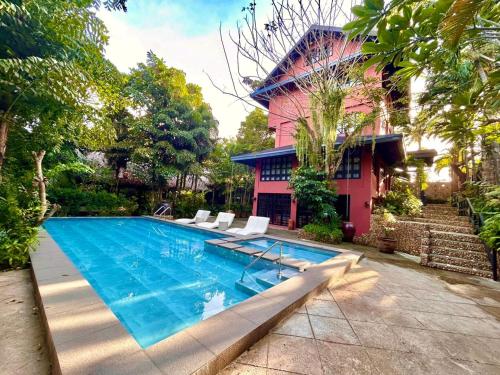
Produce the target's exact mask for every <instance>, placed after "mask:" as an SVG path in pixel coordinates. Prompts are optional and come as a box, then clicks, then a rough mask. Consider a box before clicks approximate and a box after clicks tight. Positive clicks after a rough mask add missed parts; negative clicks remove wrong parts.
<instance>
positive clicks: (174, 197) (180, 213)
mask: <svg viewBox="0 0 500 375" xmlns="http://www.w3.org/2000/svg"><path fill="white" fill-rule="evenodd" d="M168 200H169V201H170V202H173V206H174V207H173V214H174V216H175V217H194V215H195V214H196V211H198V210H200V209H203V208H204V207H206V206H207V202H206V201H205V194H204V193H194V192H192V191H188V190H182V191H179V192H173V193H172V194H170V195H169V199H168Z"/></svg>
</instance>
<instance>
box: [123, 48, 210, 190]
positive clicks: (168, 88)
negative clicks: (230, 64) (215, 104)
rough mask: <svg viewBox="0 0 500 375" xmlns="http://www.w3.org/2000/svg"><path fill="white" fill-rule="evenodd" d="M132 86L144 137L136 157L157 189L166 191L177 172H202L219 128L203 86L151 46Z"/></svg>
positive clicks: (136, 129)
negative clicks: (201, 165) (170, 64)
mask: <svg viewBox="0 0 500 375" xmlns="http://www.w3.org/2000/svg"><path fill="white" fill-rule="evenodd" d="M127 92H128V94H129V96H130V99H131V101H132V105H133V107H134V110H135V111H136V112H137V113H138V116H136V118H135V120H134V125H133V129H132V132H133V134H132V136H133V137H135V139H137V140H140V142H139V143H140V144H139V145H138V146H137V147H136V148H135V149H134V151H133V153H132V160H133V161H134V162H136V163H139V164H142V165H143V166H145V169H146V170H147V174H148V176H149V181H150V183H151V186H152V187H153V189H155V190H157V191H158V192H159V193H160V194H161V192H162V190H163V188H164V186H165V183H166V182H167V180H169V179H170V178H172V177H173V176H176V175H179V174H184V175H185V174H189V173H192V172H199V170H200V163H201V162H202V161H203V160H205V159H206V158H207V157H208V155H209V154H210V152H211V151H212V149H213V144H214V139H215V134H216V128H217V122H216V120H215V119H214V118H213V115H212V111H211V109H210V107H209V106H208V104H206V103H204V102H203V97H202V95H201V89H200V87H199V86H196V85H193V84H188V83H186V78H185V74H184V72H182V71H181V70H178V69H175V68H170V67H168V66H167V65H166V64H165V62H164V61H163V60H162V59H160V58H158V57H157V56H156V55H155V54H154V53H152V52H149V53H148V58H147V62H146V64H139V65H138V66H137V68H135V69H133V70H132V71H131V73H130V77H129V82H128V84H127Z"/></svg>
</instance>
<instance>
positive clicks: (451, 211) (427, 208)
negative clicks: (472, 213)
mask: <svg viewBox="0 0 500 375" xmlns="http://www.w3.org/2000/svg"><path fill="white" fill-rule="evenodd" d="M422 212H429V213H438V212H440V213H442V214H450V215H458V208H456V207H451V206H442V207H437V206H435V207H431V206H424V207H422Z"/></svg>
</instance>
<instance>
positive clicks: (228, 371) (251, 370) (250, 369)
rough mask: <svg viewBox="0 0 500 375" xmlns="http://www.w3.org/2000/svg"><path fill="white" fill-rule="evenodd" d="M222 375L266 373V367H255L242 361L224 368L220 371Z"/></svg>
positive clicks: (264, 374)
mask: <svg viewBox="0 0 500 375" xmlns="http://www.w3.org/2000/svg"><path fill="white" fill-rule="evenodd" d="M219 374H220V375H266V369H265V368H263V367H255V366H250V365H244V364H241V363H231V364H230V365H229V366H227V367H226V368H225V369H224V370H222V371H221V372H219Z"/></svg>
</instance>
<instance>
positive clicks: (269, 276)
mask: <svg viewBox="0 0 500 375" xmlns="http://www.w3.org/2000/svg"><path fill="white" fill-rule="evenodd" d="M299 273H300V272H298V271H295V270H291V269H289V268H284V269H283V270H282V271H281V278H279V279H278V270H263V271H259V272H257V273H255V274H253V276H254V277H255V278H256V280H257V282H258V283H259V284H262V285H264V286H265V287H268V288H270V287H273V286H275V285H277V284H279V283H281V282H282V281H285V280H288V279H289V278H291V277H294V276H296V275H298V274H299Z"/></svg>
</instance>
